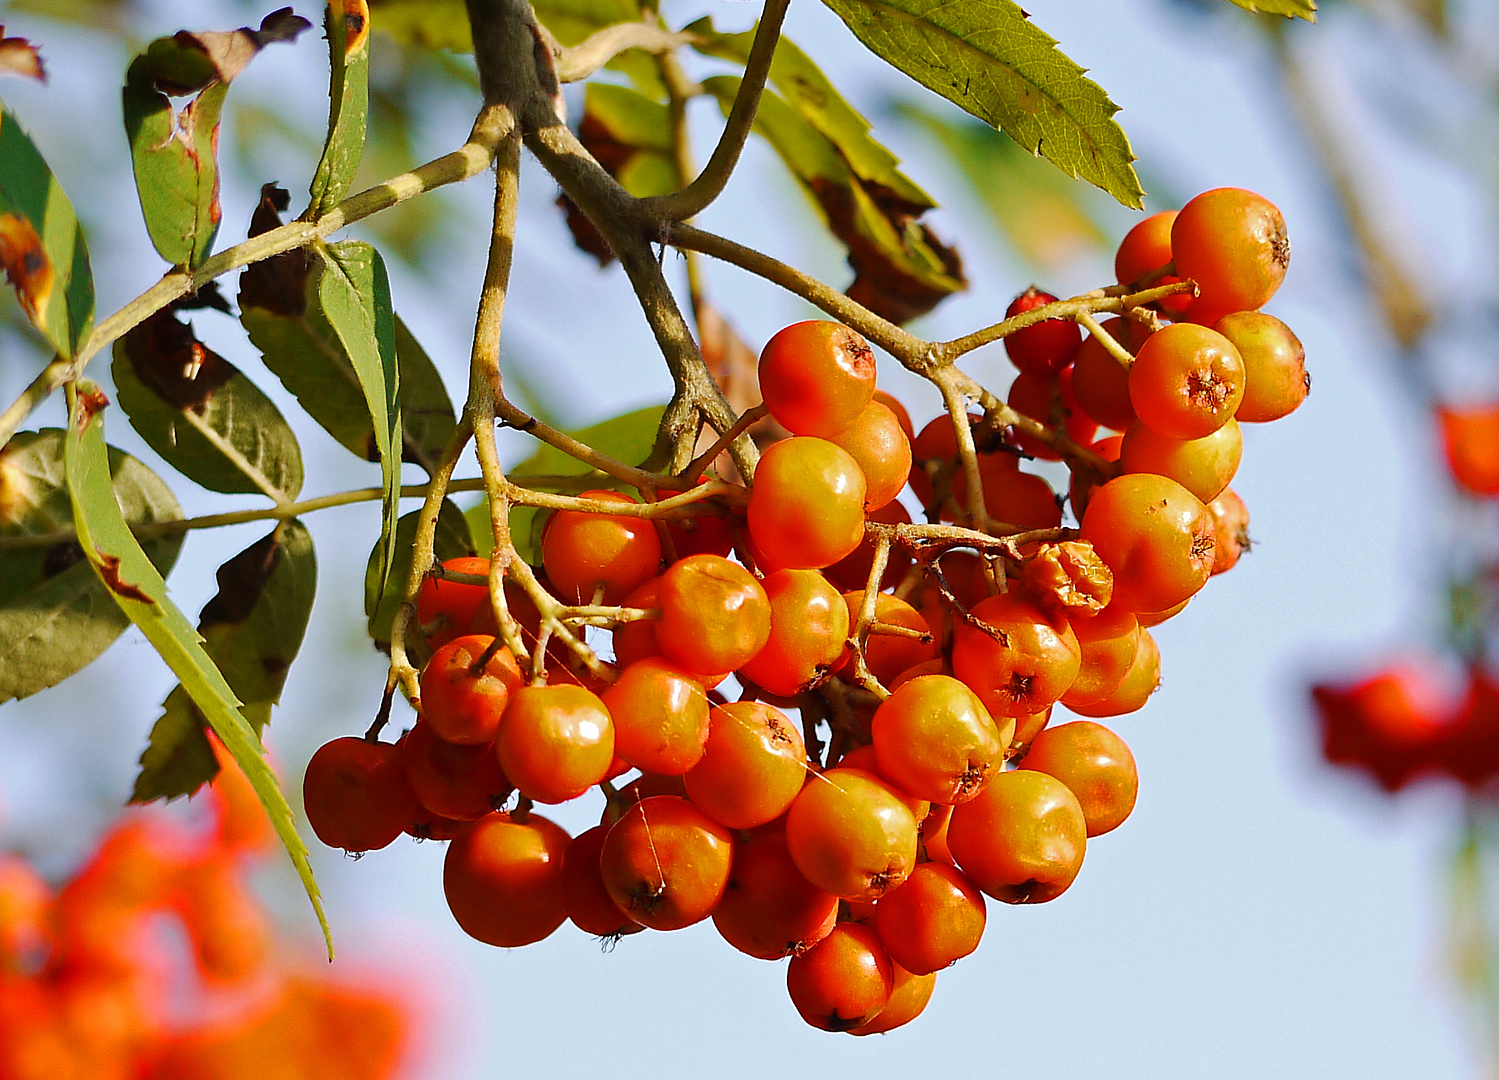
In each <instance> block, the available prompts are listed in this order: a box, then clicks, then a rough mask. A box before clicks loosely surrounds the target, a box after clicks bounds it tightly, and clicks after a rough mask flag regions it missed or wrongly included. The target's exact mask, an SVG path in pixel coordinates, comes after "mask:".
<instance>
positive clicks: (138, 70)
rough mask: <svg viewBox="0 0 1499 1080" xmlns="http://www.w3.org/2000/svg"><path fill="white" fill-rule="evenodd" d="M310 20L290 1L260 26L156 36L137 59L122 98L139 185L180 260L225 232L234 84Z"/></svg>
mask: <svg viewBox="0 0 1499 1080" xmlns="http://www.w3.org/2000/svg"><path fill="white" fill-rule="evenodd" d="M311 25H312V24H311V23H309V22H308V21H307V20H306V19H304V18H302V17H301V16H300V15H294V14H292V11H291V8H283V9H282V10H280V11H277V12H274V13H272V14H270V15H267V16H266V17H265V19H264V20H262V21H261V24H260V29H259V30H251V29H250V28H249V27H248V26H245V27H241V28H240V29H238V30H231V31H227V32H219V31H205V32H203V33H197V34H191V33H188V32H187V31H186V30H183V31H179V32H178V33H177V34H175V35H173V36H172V37H164V38H157V39H156V40H155V41H153V42H151V44H150V45H149V46H147V47H146V51H145V52H143V53H141V54H140V55H139V56H137V57H136V58H135V59H134V60H133V61H131V63H130V68H129V70H128V72H127V73H126V76H125V91H124V95H123V99H124V111H125V134H126V136H127V137H128V138H129V140H130V159H131V163H132V165H133V167H134V170H135V187H136V191H137V193H138V194H139V196H140V203H141V211H142V213H143V214H144V215H145V218H146V231H147V232H148V233H149V234H150V236H151V243H152V244H153V245H155V247H156V250H157V252H158V254H160V255H161V257H162V258H163V259H165V260H166V261H167V262H169V263H171V264H172V265H173V266H187V267H196V266H197V265H198V264H199V263H201V262H202V261H203V260H204V259H206V258H208V255H209V252H211V251H212V250H213V240H214V237H215V236H216V235H217V233H218V231H219V222H220V220H221V219H222V217H223V212H222V209H221V207H220V206H219V165H218V142H219V120H220V117H221V115H222V113H223V109H224V97H225V95H226V94H228V92H229V83H230V82H231V81H233V79H234V78H235V76H237V75H238V74H239V73H240V72H241V71H242V70H244V67H245V65H246V64H248V63H249V62H250V60H251V59H252V58H253V57H254V56H255V54H256V53H258V52H259V51H260V50H261V49H263V48H265V46H267V45H269V44H271V43H272V42H277V41H294V40H296V38H297V36H298V35H299V34H301V33H302V31H304V30H306V29H307V28H308V27H310V26H311ZM189 94H191V95H193V99H192V101H190V102H188V103H187V104H186V105H184V106H183V107H182V109H181V111H180V112H179V111H178V110H176V109H174V108H173V107H172V102H171V98H172V97H182V96H185V95H189Z"/></svg>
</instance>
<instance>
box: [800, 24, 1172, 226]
mask: <svg viewBox="0 0 1499 1080" xmlns="http://www.w3.org/2000/svg"><path fill="white" fill-rule="evenodd" d="M823 2H824V3H825V4H827V6H828V7H830V8H832V9H833V11H834V12H835V13H837V15H838V17H839V18H841V19H842V20H843V21H844V22H845V23H846V24H847V25H848V28H849V29H850V30H852V31H853V32H854V36H855V37H857V38H858V39H859V40H860V41H862V42H863V43H864V44H865V45H866V46H868V47H869V49H870V50H871V51H872V52H873V53H875V55H877V56H879V57H880V58H881V59H883V60H885V61H886V62H887V63H889V64H892V65H893V66H895V67H897V68H899V69H900V70H901V71H903V72H905V73H906V74H907V75H909V76H910V77H911V78H913V79H915V80H916V81H917V82H919V83H921V85H923V86H925V87H926V88H927V89H929V90H932V91H934V92H935V93H938V94H941V95H942V96H943V97H945V98H947V99H948V100H949V101H951V102H953V103H954V104H956V105H958V106H959V107H960V108H962V109H964V110H966V111H967V112H970V113H972V114H973V115H974V116H977V117H978V118H979V119H980V120H983V121H984V122H985V123H988V124H991V125H993V126H994V127H996V128H999V129H1000V130H1001V131H1003V132H1004V133H1005V134H1006V135H1008V136H1010V138H1012V139H1014V140H1015V141H1016V142H1018V143H1019V144H1020V145H1021V146H1023V147H1025V148H1026V149H1027V150H1029V151H1031V152H1032V153H1036V154H1040V155H1042V156H1043V157H1045V158H1046V159H1047V160H1049V161H1051V162H1052V164H1054V165H1056V166H1057V167H1058V168H1059V169H1061V170H1062V171H1063V172H1064V173H1066V174H1067V175H1068V176H1078V177H1081V178H1082V179H1084V180H1087V181H1088V182H1089V183H1091V184H1094V185H1096V186H1097V187H1100V188H1102V189H1103V190H1105V191H1107V192H1108V193H1109V194H1110V195H1112V196H1114V198H1116V199H1118V200H1119V201H1120V202H1121V203H1123V204H1124V205H1125V206H1129V207H1132V208H1134V209H1139V208H1140V206H1141V198H1142V197H1143V195H1144V192H1143V191H1141V190H1140V181H1139V178H1138V177H1136V176H1135V170H1134V169H1133V167H1131V165H1130V163H1131V162H1132V161H1134V154H1133V153H1132V152H1131V150H1130V146H1129V139H1128V137H1127V136H1126V135H1125V134H1124V131H1123V129H1122V128H1120V127H1119V125H1118V124H1117V123H1115V122H1114V119H1113V117H1114V114H1115V113H1116V112H1118V111H1119V107H1118V106H1117V105H1115V104H1114V103H1113V102H1112V101H1110V100H1109V97H1108V95H1107V94H1106V93H1104V91H1103V88H1102V87H1100V86H1099V85H1098V84H1097V83H1095V82H1093V81H1092V80H1091V79H1088V78H1085V77H1084V76H1085V71H1084V69H1083V68H1081V67H1079V66H1078V65H1077V64H1075V63H1074V62H1073V61H1072V60H1070V59H1068V58H1067V57H1066V56H1065V55H1063V53H1062V52H1061V51H1060V50H1059V49H1058V48H1057V47H1056V46H1057V43H1056V40H1055V39H1054V38H1052V37H1051V36H1050V35H1049V34H1047V33H1046V32H1045V31H1044V30H1041V29H1040V28H1038V27H1036V26H1034V25H1032V23H1031V22H1030V19H1029V17H1028V16H1027V15H1026V13H1025V12H1024V11H1023V10H1021V8H1020V5H1018V4H1016V3H1014V2H1013V0H823Z"/></svg>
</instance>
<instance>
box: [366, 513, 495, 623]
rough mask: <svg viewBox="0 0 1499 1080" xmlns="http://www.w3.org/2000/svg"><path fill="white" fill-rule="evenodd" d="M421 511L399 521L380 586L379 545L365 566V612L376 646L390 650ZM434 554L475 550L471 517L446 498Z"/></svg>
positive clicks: (486, 529) (447, 555) (452, 554)
mask: <svg viewBox="0 0 1499 1080" xmlns="http://www.w3.org/2000/svg"><path fill="white" fill-rule="evenodd" d="M420 513H421V511H419V510H413V511H412V512H411V513H409V514H403V515H402V516H401V520H400V521H399V522H397V523H396V559H395V562H394V563H393V564H392V565H391V571H390V576H389V577H388V578H387V579H386V581H385V585H384V587H383V588H381V586H380V584H379V581H378V579H377V576H376V571H377V569H378V564H379V556H380V548H379V545H376V546H375V548H374V550H372V551H371V552H370V557H369V561H368V562H367V563H366V564H365V569H364V614H365V616H366V618H368V619H369V632H370V637H371V638H373V639H374V642H375V648H377V649H379V650H380V651H381V652H389V651H390V628H391V624H392V623H393V621H394V620H395V617H396V608H397V607H399V606H400V603H401V597H402V595H404V593H405V592H406V578H407V576H408V575H409V574H410V573H411V555H412V548H413V547H414V546H415V545H416V519H417V516H418V515H419V514H420ZM484 532H485V535H488V534H489V521H488V519H486V520H485V522H484ZM432 550H433V554H434V555H435V556H436V557H437V561H438V562H446V561H447V560H449V559H456V558H459V557H460V556H463V555H473V554H476V551H475V547H474V538H473V535H472V533H471V532H470V529H469V521H468V519H467V518H465V517H464V515H463V511H462V510H459V509H458V507H457V506H455V505H454V504H453V503H452V502H450V501H448V500H447V499H444V500H443V501H442V507H441V509H440V510H439V511H438V514H437V533H436V535H435V536H434V538H433V548H432Z"/></svg>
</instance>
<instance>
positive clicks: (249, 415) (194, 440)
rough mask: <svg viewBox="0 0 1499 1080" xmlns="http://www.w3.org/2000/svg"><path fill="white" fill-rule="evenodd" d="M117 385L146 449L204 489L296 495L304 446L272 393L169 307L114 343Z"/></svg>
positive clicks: (115, 379) (278, 495)
mask: <svg viewBox="0 0 1499 1080" xmlns="http://www.w3.org/2000/svg"><path fill="white" fill-rule="evenodd" d="M110 371H111V374H112V375H113V376H114V383H115V389H116V391H117V393H118V399H119V404H120V407H121V408H122V409H124V410H125V413H126V415H127V416H129V417H130V424H131V426H132V427H134V428H135V430H136V431H137V432H139V433H140V436H141V438H143V439H145V440H146V442H147V444H149V445H150V447H151V449H153V450H155V451H156V452H157V453H158V454H160V455H161V456H162V457H163V458H164V459H165V460H166V461H168V462H169V463H170V464H171V465H172V466H173V467H174V468H176V469H177V470H178V471H179V472H181V473H182V474H183V475H184V476H186V477H187V478H188V479H190V480H194V481H196V482H197V483H199V484H202V485H203V486H204V487H206V488H208V489H209V490H210V491H222V492H226V493H235V492H254V493H260V494H264V495H267V496H269V497H271V498H272V499H275V498H285V499H294V498H296V496H297V494H298V493H299V492H300V491H301V490H302V451H301V449H300V448H299V447H298V445H297V437H296V435H295V434H293V432H292V429H291V426H290V425H289V424H287V422H286V420H285V418H284V417H282V415H281V413H280V411H279V410H278V409H277V408H276V406H275V405H274V404H273V403H272V402H271V399H270V398H268V397H266V396H265V394H263V393H261V392H260V389H259V388H258V387H256V385H255V384H254V383H252V382H251V381H250V380H249V379H248V378H246V377H245V375H244V374H243V373H242V372H240V371H239V370H238V369H237V368H236V367H235V366H234V365H233V364H231V363H229V361H227V360H225V359H224V358H223V357H221V356H220V355H219V354H218V353H216V352H214V351H213V350H211V349H209V348H207V347H205V346H204V345H203V344H202V343H201V342H199V341H198V339H197V337H196V336H195V335H194V334H193V330H192V327H190V326H189V325H188V324H187V323H185V322H182V321H181V320H180V319H178V318H177V316H176V315H175V314H174V313H173V312H172V311H171V310H164V311H159V312H157V313H156V314H155V315H153V316H151V317H150V318H149V319H147V320H146V321H145V322H143V323H141V324H140V325H139V326H137V327H136V328H135V329H134V330H131V331H130V332H129V333H128V334H126V335H125V336H124V337H123V338H121V339H120V340H119V341H118V342H116V343H115V349H114V364H113V365H112V367H111V369H110Z"/></svg>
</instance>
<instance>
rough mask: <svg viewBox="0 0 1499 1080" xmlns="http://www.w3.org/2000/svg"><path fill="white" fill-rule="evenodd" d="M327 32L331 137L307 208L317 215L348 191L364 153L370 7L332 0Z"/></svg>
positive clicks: (359, 1) (351, 0)
mask: <svg viewBox="0 0 1499 1080" xmlns="http://www.w3.org/2000/svg"><path fill="white" fill-rule="evenodd" d="M324 26H325V28H326V30H327V37H328V59H329V64H330V67H329V75H330V84H329V87H328V99H329V107H328V138H327V140H326V142H325V143H324V145H323V157H322V160H321V161H319V162H318V167H317V171H316V172H315V173H314V174H313V177H312V186H311V188H310V189H309V191H310V194H311V195H312V204H311V205H310V206H309V207H308V213H309V214H310V216H311V217H313V218H316V217H319V216H321V215H322V214H325V213H327V212H328V211H329V210H331V209H333V207H334V206H336V205H337V204H338V202H339V200H340V199H342V198H343V197H344V195H345V194H346V193H347V192H348V190H349V184H350V182H351V181H352V180H353V179H354V173H355V172H356V171H358V169H359V161H360V158H361V157H363V156H364V137H365V125H366V122H367V119H368V116H369V108H370V86H369V79H370V9H369V5H368V4H367V3H366V2H365V0H330V3H329V4H328V7H327V10H326V12H325V13H324Z"/></svg>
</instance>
